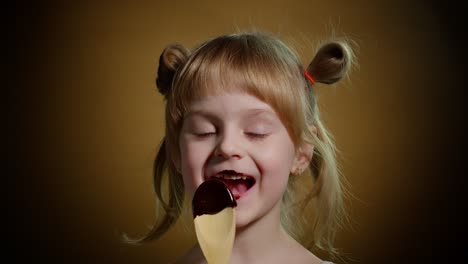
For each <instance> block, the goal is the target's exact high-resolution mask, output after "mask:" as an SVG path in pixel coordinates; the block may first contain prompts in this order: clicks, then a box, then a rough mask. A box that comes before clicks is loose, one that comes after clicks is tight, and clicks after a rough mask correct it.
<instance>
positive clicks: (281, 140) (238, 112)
mask: <svg viewBox="0 0 468 264" xmlns="http://www.w3.org/2000/svg"><path fill="white" fill-rule="evenodd" d="M179 145H180V153H181V156H180V170H181V173H182V175H183V179H184V183H185V186H186V189H187V192H188V194H189V195H192V196H193V193H194V192H195V190H196V189H197V187H198V186H199V185H200V184H201V183H202V182H203V181H205V180H207V179H209V178H212V177H217V178H221V179H223V181H224V182H225V183H226V184H227V185H228V186H229V189H230V190H231V192H232V193H233V195H234V196H235V197H236V200H237V209H236V218H237V219H236V222H237V227H241V226H245V225H247V224H249V223H251V222H252V221H255V220H258V219H260V218H262V217H263V216H265V215H270V214H275V213H278V216H279V206H280V202H281V198H282V195H283V193H284V191H285V189H286V187H287V183H288V177H289V173H290V171H291V168H292V166H293V164H294V163H295V160H296V158H295V147H294V144H293V141H292V140H291V138H290V136H289V134H288V131H287V130H286V128H285V126H284V125H283V123H282V122H281V121H280V119H279V118H278V116H277V115H276V113H275V111H274V110H273V109H272V108H271V107H270V106H269V105H268V104H266V103H264V102H262V101H260V100H259V99H257V98H256V97H254V96H251V95H247V94H240V93H234V94H221V95H213V96H208V97H205V98H203V99H201V100H197V101H194V102H193V103H192V104H191V107H190V109H189V111H188V112H187V114H186V115H185V117H184V121H183V126H182V130H181V134H180V138H179ZM190 197H191V196H190Z"/></svg>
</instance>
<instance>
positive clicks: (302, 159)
mask: <svg viewBox="0 0 468 264" xmlns="http://www.w3.org/2000/svg"><path fill="white" fill-rule="evenodd" d="M313 154H314V146H312V145H311V144H309V143H303V144H302V146H301V147H299V149H298V150H297V151H296V157H295V158H294V164H293V167H292V169H291V173H292V174H293V175H298V174H301V173H303V172H304V171H305V170H306V169H307V167H308V166H309V164H310V162H311V161H312V156H313Z"/></svg>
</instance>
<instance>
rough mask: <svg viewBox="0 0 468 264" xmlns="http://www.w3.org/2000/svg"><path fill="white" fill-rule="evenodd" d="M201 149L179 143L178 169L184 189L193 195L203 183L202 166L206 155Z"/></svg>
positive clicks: (194, 145) (193, 145)
mask: <svg viewBox="0 0 468 264" xmlns="http://www.w3.org/2000/svg"><path fill="white" fill-rule="evenodd" d="M203 152H204V151H203V148H201V147H200V146H196V144H193V143H192V144H190V143H188V142H184V141H183V140H181V142H180V169H181V173H182V177H183V180H184V185H185V189H186V191H187V192H188V193H190V194H193V193H195V190H196V189H197V188H198V186H199V185H200V184H201V183H202V182H203V166H204V164H205V160H206V157H205V156H206V155H203Z"/></svg>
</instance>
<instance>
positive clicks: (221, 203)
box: [192, 179, 237, 218]
mask: <svg viewBox="0 0 468 264" xmlns="http://www.w3.org/2000/svg"><path fill="white" fill-rule="evenodd" d="M236 206H237V203H236V200H235V199H234V196H233V195H232V193H231V191H230V190H229V188H228V187H227V185H226V184H225V183H224V182H222V181H220V180H216V179H211V180H207V181H205V182H203V183H202V184H201V185H200V186H198V189H197V190H196V191H195V195H194V196H193V200H192V212H193V218H195V217H197V216H201V215H204V214H216V213H218V212H220V211H222V210H223V209H224V208H226V207H236Z"/></svg>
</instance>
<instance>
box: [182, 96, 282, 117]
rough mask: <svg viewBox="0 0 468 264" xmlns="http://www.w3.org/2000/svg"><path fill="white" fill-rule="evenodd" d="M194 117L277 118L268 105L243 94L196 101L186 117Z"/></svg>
mask: <svg viewBox="0 0 468 264" xmlns="http://www.w3.org/2000/svg"><path fill="white" fill-rule="evenodd" d="M193 116H208V117H210V116H240V117H256V116H259V117H265V118H277V115H276V113H275V111H274V110H273V109H272V108H271V107H270V105H268V104H267V103H265V102H263V101H261V100H259V99H258V98H256V97H254V96H252V95H248V94H243V93H225V94H218V95H210V96H206V97H203V98H200V99H197V100H194V101H193V102H192V103H191V104H190V106H189V109H188V111H187V113H186V115H185V117H186V118H189V117H193Z"/></svg>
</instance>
